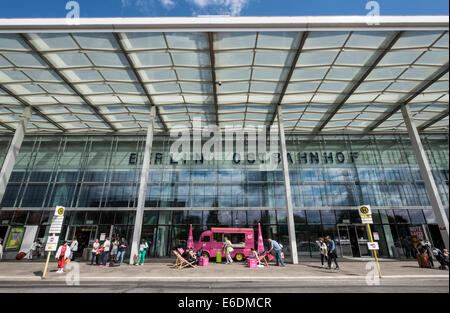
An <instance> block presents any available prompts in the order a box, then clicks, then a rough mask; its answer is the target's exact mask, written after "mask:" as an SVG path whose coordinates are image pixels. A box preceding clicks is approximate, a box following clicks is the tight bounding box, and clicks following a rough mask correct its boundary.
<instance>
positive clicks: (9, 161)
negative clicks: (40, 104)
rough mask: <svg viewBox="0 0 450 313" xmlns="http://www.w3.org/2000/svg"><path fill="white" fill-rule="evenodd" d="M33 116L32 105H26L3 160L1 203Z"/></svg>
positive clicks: (0, 190) (0, 178)
mask: <svg viewBox="0 0 450 313" xmlns="http://www.w3.org/2000/svg"><path fill="white" fill-rule="evenodd" d="M30 118H31V107H29V106H28V107H25V109H24V111H23V115H22V119H21V120H20V122H19V124H18V125H17V128H16V131H15V132H14V137H13V139H12V141H11V144H10V145H9V149H8V153H7V154H6V157H5V160H4V161H3V165H2V170H1V172H0V203H1V202H2V200H3V196H4V195H5V191H6V186H7V185H8V182H9V178H10V176H11V173H12V171H13V168H14V165H15V164H16V158H17V155H18V154H19V150H20V147H21V146H22V142H23V138H24V137H25V133H26V131H27V125H28V122H29V121H30Z"/></svg>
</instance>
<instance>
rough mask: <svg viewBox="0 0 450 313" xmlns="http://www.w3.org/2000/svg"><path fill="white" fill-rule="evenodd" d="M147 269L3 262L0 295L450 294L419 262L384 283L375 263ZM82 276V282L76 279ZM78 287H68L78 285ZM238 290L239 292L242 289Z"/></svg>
mask: <svg viewBox="0 0 450 313" xmlns="http://www.w3.org/2000/svg"><path fill="white" fill-rule="evenodd" d="M158 261H159V262H158V263H156V262H155V261H153V260H150V262H148V263H147V264H145V265H144V266H131V265H126V264H124V265H122V266H120V267H105V268H100V267H98V266H91V265H88V263H86V262H80V263H78V262H77V263H76V264H75V263H73V264H72V269H74V270H71V271H70V272H69V274H68V275H67V274H57V273H56V263H54V262H52V263H51V264H50V266H49V272H48V274H47V278H46V279H45V280H41V278H40V275H41V273H42V270H43V268H44V263H43V262H36V261H33V262H27V261H22V262H0V292H12V291H14V290H16V291H20V292H37V291H39V292H42V290H46V291H47V292H61V291H62V292H64V291H66V292H82V291H83V290H84V291H86V288H88V289H89V291H90V292H91V291H93V292H186V291H189V292H236V291H237V290H239V291H240V292H269V293H276V292H448V290H449V289H448V288H449V284H448V282H449V272H448V271H447V270H446V271H442V270H438V269H420V268H418V266H417V262H415V261H397V262H381V269H382V273H383V279H381V280H380V281H379V284H374V283H373V277H374V276H375V277H376V276H377V274H376V269H375V267H374V264H370V263H368V262H352V261H347V262H342V263H341V270H335V269H332V270H328V269H325V268H322V267H321V266H320V264H319V263H318V262H317V261H315V260H311V259H309V260H308V261H307V262H306V261H303V262H301V264H299V265H291V264H288V265H287V266H286V267H285V268H281V267H276V266H269V267H265V268H257V269H249V268H247V267H245V266H244V265H243V264H242V263H241V264H239V263H235V264H233V265H226V264H216V263H210V266H208V267H197V268H195V269H194V268H190V269H183V270H177V269H174V268H172V267H171V266H172V264H173V260H167V262H162V263H161V261H162V260H158ZM78 272H79V277H78V276H77V275H75V274H77V273H78ZM75 280H76V281H77V282H79V285H74V286H68V285H67V281H69V284H73V282H74V281H75ZM237 288H238V289H237Z"/></svg>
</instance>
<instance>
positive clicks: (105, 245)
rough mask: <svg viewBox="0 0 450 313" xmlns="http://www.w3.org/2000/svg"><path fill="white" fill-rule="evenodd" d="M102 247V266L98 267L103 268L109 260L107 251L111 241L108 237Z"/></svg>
mask: <svg viewBox="0 0 450 313" xmlns="http://www.w3.org/2000/svg"><path fill="white" fill-rule="evenodd" d="M102 247H103V252H102V265H100V267H105V266H106V263H107V262H108V260H109V251H110V249H111V241H110V240H109V238H108V237H106V239H105V242H104V243H103V245H102Z"/></svg>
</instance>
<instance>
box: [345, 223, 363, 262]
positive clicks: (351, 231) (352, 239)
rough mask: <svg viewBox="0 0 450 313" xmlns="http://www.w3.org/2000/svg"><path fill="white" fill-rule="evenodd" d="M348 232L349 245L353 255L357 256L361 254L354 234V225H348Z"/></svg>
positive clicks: (356, 236)
mask: <svg viewBox="0 0 450 313" xmlns="http://www.w3.org/2000/svg"><path fill="white" fill-rule="evenodd" d="M348 233H349V235H350V245H351V247H352V253H353V257H355V258H359V257H360V256H361V254H360V253H359V244H358V235H357V234H356V228H355V227H354V226H348Z"/></svg>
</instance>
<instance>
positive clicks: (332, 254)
mask: <svg viewBox="0 0 450 313" xmlns="http://www.w3.org/2000/svg"><path fill="white" fill-rule="evenodd" d="M327 247H328V269H330V270H331V261H334V264H335V265H336V270H338V269H339V264H338V262H337V253H336V244H335V242H334V240H333V239H331V237H330V236H327Z"/></svg>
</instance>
